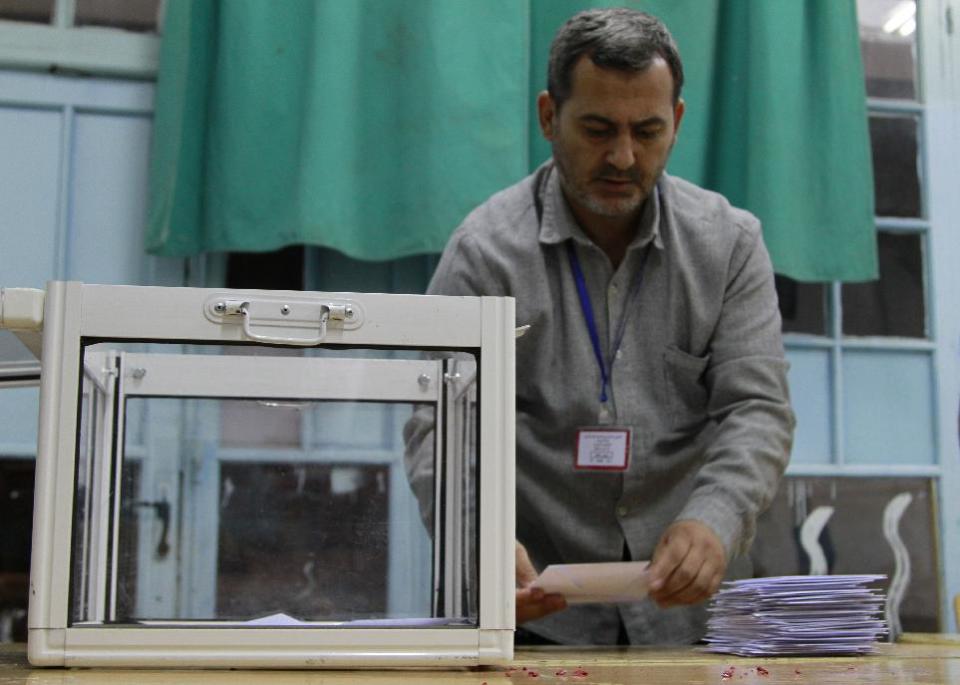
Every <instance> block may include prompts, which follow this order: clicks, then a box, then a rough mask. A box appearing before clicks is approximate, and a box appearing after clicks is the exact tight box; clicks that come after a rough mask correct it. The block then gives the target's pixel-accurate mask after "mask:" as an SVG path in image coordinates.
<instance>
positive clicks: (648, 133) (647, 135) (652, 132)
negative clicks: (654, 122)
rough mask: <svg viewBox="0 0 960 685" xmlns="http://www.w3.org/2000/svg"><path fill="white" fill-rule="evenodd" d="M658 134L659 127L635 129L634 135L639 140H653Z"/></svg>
mask: <svg viewBox="0 0 960 685" xmlns="http://www.w3.org/2000/svg"><path fill="white" fill-rule="evenodd" d="M659 135H660V129H658V128H642V129H640V130H639V131H637V133H636V136H637V138H640V139H641V140H653V139H654V138H656V137H657V136H659Z"/></svg>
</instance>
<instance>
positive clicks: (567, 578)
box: [532, 561, 650, 604]
mask: <svg viewBox="0 0 960 685" xmlns="http://www.w3.org/2000/svg"><path fill="white" fill-rule="evenodd" d="M649 565H650V562H647V561H611V562H605V563H596V564H551V565H550V566H547V567H546V568H545V569H544V570H543V573H541V574H540V577H539V578H537V579H536V580H535V581H534V582H533V585H532V586H533V587H539V588H543V591H544V592H547V593H553V592H556V593H559V594H561V595H563V596H564V597H566V600H567V603H568V604H587V603H591V602H593V603H605V602H639V601H640V600H642V599H644V598H645V597H646V596H647V591H648V588H647V584H648V583H647V566H649Z"/></svg>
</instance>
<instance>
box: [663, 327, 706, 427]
mask: <svg viewBox="0 0 960 685" xmlns="http://www.w3.org/2000/svg"><path fill="white" fill-rule="evenodd" d="M709 362H710V355H706V356H704V357H697V356H695V355H692V354H690V353H688V352H684V351H683V350H681V349H680V348H678V347H675V346H673V345H671V346H668V347H666V348H664V351H663V374H664V388H665V391H666V398H665V399H666V405H667V407H668V409H669V414H670V426H671V428H673V429H683V428H691V427H695V426H697V425H699V424H702V423H703V422H704V421H705V420H706V418H707V399H708V397H707V387H706V385H704V378H703V376H704V372H705V371H706V370H707V364H709Z"/></svg>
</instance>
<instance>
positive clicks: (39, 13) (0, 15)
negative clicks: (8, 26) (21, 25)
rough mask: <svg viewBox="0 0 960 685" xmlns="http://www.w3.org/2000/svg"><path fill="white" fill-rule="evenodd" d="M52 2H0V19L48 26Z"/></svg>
mask: <svg viewBox="0 0 960 685" xmlns="http://www.w3.org/2000/svg"><path fill="white" fill-rule="evenodd" d="M53 3H54V0H0V19H6V20H10V21H28V22H32V23H38V24H49V23H50V22H51V21H52V20H53Z"/></svg>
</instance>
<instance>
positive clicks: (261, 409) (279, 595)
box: [0, 282, 515, 668]
mask: <svg viewBox="0 0 960 685" xmlns="http://www.w3.org/2000/svg"><path fill="white" fill-rule="evenodd" d="M0 302H2V309H0V327H3V328H6V329H9V330H12V331H13V332H14V333H15V334H16V335H17V336H18V337H19V338H20V339H21V340H23V342H24V344H25V345H26V346H27V347H28V348H30V349H31V350H34V351H35V352H37V353H38V355H39V357H40V359H41V389H40V419H39V439H38V456H37V469H36V494H35V498H36V499H35V503H36V504H35V515H34V532H33V548H32V562H31V576H30V586H31V596H30V608H29V623H28V632H29V640H28V655H29V659H30V661H31V663H33V664H34V665H38V666H120V667H174V668H176V667H211V668H344V667H370V668H382V667H390V666H416V667H421V666H449V665H464V666H466V665H478V664H496V663H504V662H507V661H509V660H510V659H511V658H512V654H513V628H514V606H513V597H514V592H513V585H514V542H513V539H514V533H513V531H514V495H513V493H514V471H513V468H514V467H513V463H514V338H515V329H514V303H513V300H512V299H510V298H493V297H483V298H480V297H476V298H474V297H431V296H413V295H380V294H358V293H319V292H286V291H238V290H227V289H220V290H213V289H195V288H154V287H126V286H102V285H89V284H82V283H77V282H52V283H50V284H49V285H48V287H47V289H46V290H45V291H40V290H23V289H9V288H8V289H4V290H2V291H0Z"/></svg>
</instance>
